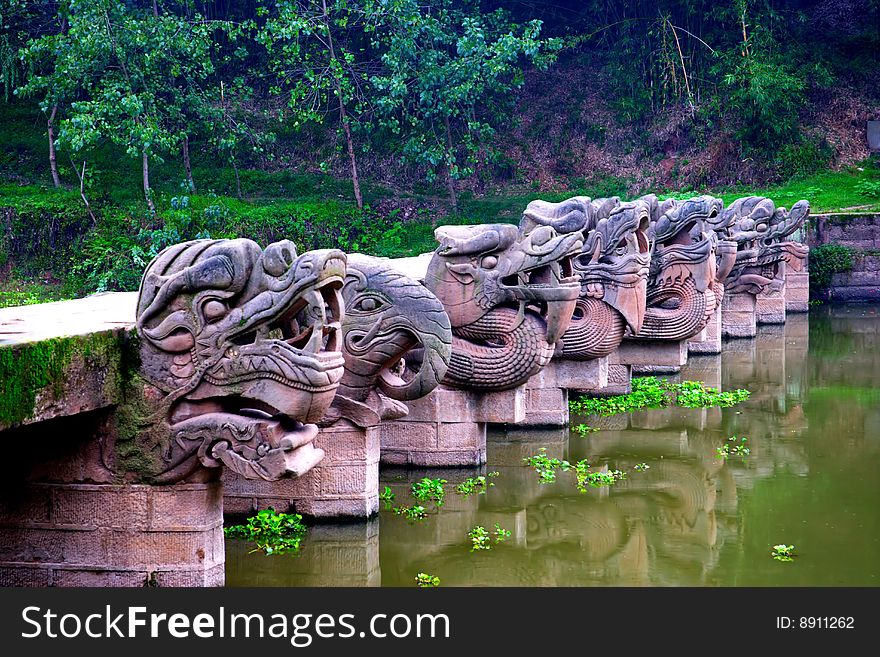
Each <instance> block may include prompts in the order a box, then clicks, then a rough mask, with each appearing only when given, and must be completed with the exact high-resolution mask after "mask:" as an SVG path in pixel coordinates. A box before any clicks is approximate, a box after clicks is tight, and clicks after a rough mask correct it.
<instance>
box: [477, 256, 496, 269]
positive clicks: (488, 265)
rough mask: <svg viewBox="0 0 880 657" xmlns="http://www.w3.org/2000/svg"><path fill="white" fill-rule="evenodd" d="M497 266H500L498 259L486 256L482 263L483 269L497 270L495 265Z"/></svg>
mask: <svg viewBox="0 0 880 657" xmlns="http://www.w3.org/2000/svg"><path fill="white" fill-rule="evenodd" d="M497 264H498V258H496V257H495V256H486V257H485V258H483V260H482V262H481V263H480V266H481V267H482V268H483V269H495V265H497Z"/></svg>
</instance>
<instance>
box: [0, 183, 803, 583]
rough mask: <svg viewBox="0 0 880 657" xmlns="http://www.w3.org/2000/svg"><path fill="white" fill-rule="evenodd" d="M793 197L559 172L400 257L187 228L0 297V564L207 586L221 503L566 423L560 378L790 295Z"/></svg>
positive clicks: (75, 576)
mask: <svg viewBox="0 0 880 657" xmlns="http://www.w3.org/2000/svg"><path fill="white" fill-rule="evenodd" d="M807 210H808V206H807V207H802V206H796V207H795V208H792V210H791V213H789V212H788V211H786V210H785V209H784V208H783V209H777V208H775V206H774V205H773V204H772V202H770V201H769V200H767V199H759V198H756V197H749V198H748V199H740V201H738V202H737V203H735V204H733V205H732V206H731V207H730V208H728V209H726V210H724V211H723V212H722V211H721V203H720V201H717V200H716V199H711V197H699V198H698V199H695V200H693V201H688V202H682V203H677V202H671V201H670V202H667V201H664V202H662V203H661V202H658V201H657V199H656V198H655V197H644V198H643V199H639V200H637V201H634V202H629V203H625V202H621V201H620V200H619V199H597V200H591V199H589V198H587V197H575V198H573V199H569V200H568V201H564V202H562V203H559V204H552V203H543V202H535V203H533V204H530V205H529V207H528V208H527V209H526V211H525V212H524V214H523V220H522V222H521V224H520V226H519V227H516V226H513V225H507V224H490V225H485V226H469V227H462V226H455V227H443V228H440V229H438V230H437V234H436V235H437V239H438V242H439V243H440V246H439V247H438V249H437V250H436V251H435V252H433V253H431V254H424V255H422V256H418V257H415V258H405V259H398V260H387V259H376V258H370V257H366V256H361V255H357V254H355V255H348V256H346V255H345V254H343V253H342V252H340V251H335V250H326V251H313V252H306V253H303V254H298V253H297V251H296V247H295V246H294V245H293V244H292V243H290V242H286V241H283V242H278V243H276V244H272V245H268V246H267V247H266V248H265V249H264V248H261V247H260V246H258V245H256V244H255V243H253V242H251V241H249V240H199V241H195V242H188V243H184V244H179V245H175V246H172V247H169V249H166V250H165V251H163V252H162V253H161V254H159V256H157V258H156V259H155V260H154V261H153V262H152V263H151V264H150V266H149V267H148V268H147V271H146V272H145V275H144V279H143V282H142V285H141V290H140V292H139V293H107V294H99V295H94V296H91V297H88V298H85V299H79V300H74V301H63V302H57V303H49V304H42V305H36V306H24V307H18V308H7V309H0V386H2V392H3V394H2V399H0V435H2V436H3V438H4V439H5V442H6V444H7V445H9V446H10V450H9V451H10V454H11V455H15V456H16V458H15V459H12V466H11V467H10V468H9V470H8V472H7V474H6V476H5V477H4V480H3V482H2V483H0V536H2V541H0V585H4V586H10V585H18V586H216V585H222V584H223V582H224V537H223V514H224V510H225V511H226V513H228V514H247V513H250V512H252V511H254V510H256V509H259V508H265V507H268V506H273V507H274V508H276V509H278V510H295V511H296V512H298V513H302V514H304V515H308V516H311V517H313V518H319V519H320V518H340V517H349V518H359V519H365V518H368V517H370V516H372V515H374V514H375V513H376V512H377V511H378V489H379V476H378V475H379V465H380V463H387V464H398V465H412V466H428V467H432V466H445V467H449V466H473V465H479V464H482V463H485V459H486V426H487V425H488V424H495V423H497V424H508V425H520V426H526V427H530V426H531V427H554V426H555V427H563V426H566V425H567V424H568V395H569V391H571V390H574V391H580V392H587V393H590V394H616V393H619V392H625V391H627V390H628V389H629V383H630V377H631V376H632V373H633V372H674V371H677V370H678V369H679V368H680V367H681V366H682V365H683V364H684V363H685V361H686V359H687V355H688V353H689V352H696V353H719V352H720V350H721V349H722V343H721V338H722V336H723V335H725V336H729V337H736V336H748V335H752V334H753V332H754V326H755V323H756V322H757V323H761V322H780V321H784V318H785V312H786V310H788V311H789V312H792V311H795V312H800V311H804V310H806V299H807V297H806V289H807V288H806V279H805V276H806V274H805V268H804V266H803V265H804V259H805V257H806V249H804V248H802V247H800V245H799V244H797V243H793V242H787V241H785V239H786V237H787V236H788V235H790V234H791V233H792V232H793V230H795V229H797V228H798V227H799V226H800V225H801V224H802V223H803V220H804V218H805V217H806V212H807ZM786 265H788V268H787V269H786Z"/></svg>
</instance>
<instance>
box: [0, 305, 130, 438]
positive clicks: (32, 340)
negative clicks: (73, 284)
mask: <svg viewBox="0 0 880 657" xmlns="http://www.w3.org/2000/svg"><path fill="white" fill-rule="evenodd" d="M133 305H134V295H133V294H128V293H118V294H102V295H94V296H92V297H88V298H85V299H76V300H74V301H59V302H56V303H46V304H38V305H32V306H21V307H14V308H2V309H0V389H2V390H3V395H2V397H0V430H3V429H8V428H10V427H15V426H19V425H23V424H31V423H34V422H41V421H44V420H49V419H52V418H60V417H68V416H72V415H77V414H79V413H85V412H89V411H94V410H99V409H102V408H108V407H110V406H113V405H114V404H118V403H119V402H120V401H121V399H122V395H123V387H124V383H125V381H124V380H125V378H126V376H127V375H128V373H127V372H128V370H129V369H130V368H131V366H132V360H133V358H132V353H131V352H132V349H131V348H130V346H129V345H130V342H131V336H132V328H133V324H134V308H133Z"/></svg>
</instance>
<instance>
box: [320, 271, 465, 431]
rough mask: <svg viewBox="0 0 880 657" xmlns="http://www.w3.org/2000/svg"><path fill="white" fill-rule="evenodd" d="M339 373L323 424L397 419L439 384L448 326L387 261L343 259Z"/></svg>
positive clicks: (448, 349) (425, 295) (434, 304)
mask: <svg viewBox="0 0 880 657" xmlns="http://www.w3.org/2000/svg"><path fill="white" fill-rule="evenodd" d="M342 297H343V300H344V302H345V319H344V320H343V322H342V353H343V357H344V359H345V373H344V374H343V376H342V380H341V381H340V384H339V390H338V391H337V392H336V397H335V399H334V401H333V405H332V406H331V407H330V410H329V411H328V412H327V415H326V416H325V417H324V420H323V422H322V423H323V424H330V423H332V422H335V421H336V420H338V419H340V418H344V419H346V420H348V421H350V422H353V423H354V424H356V425H357V426H360V427H370V426H375V425H377V424H378V423H379V422H380V421H381V420H392V419H397V418H399V417H403V416H404V415H406V414H407V413H408V409H407V407H406V405H405V404H403V403H402V402H405V401H410V400H413V399H419V398H420V397H424V396H426V395H427V394H429V393H430V392H431V391H432V390H434V388H436V387H437V386H438V385H440V381H441V380H443V377H444V376H445V375H446V371H447V369H448V367H449V359H450V357H451V353H452V327H451V326H450V324H449V317H448V316H447V315H446V311H444V310H443V305H442V304H441V303H440V301H439V300H438V299H437V297H435V296H434V295H433V294H432V293H431V292H430V291H429V290H428V289H427V288H425V287H424V286H423V285H421V284H420V283H418V282H417V281H414V280H412V279H411V278H408V277H406V276H404V275H403V274H401V273H400V272H398V271H396V270H395V269H393V268H392V267H391V266H389V264H388V263H387V261H383V260H380V259H379V258H371V257H369V256H364V255H360V254H352V255H349V256H348V271H347V273H346V276H345V285H344V286H343V288H342Z"/></svg>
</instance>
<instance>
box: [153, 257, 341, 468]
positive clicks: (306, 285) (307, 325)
mask: <svg viewBox="0 0 880 657" xmlns="http://www.w3.org/2000/svg"><path fill="white" fill-rule="evenodd" d="M345 264H346V257H345V254H343V253H342V252H341V251H337V250H324V251H311V252H307V253H303V254H302V255H298V254H297V252H296V248H295V246H294V244H293V243H292V242H289V241H287V240H285V241H281V242H276V243H274V244H270V245H269V246H268V247H266V249H265V250H263V249H261V248H260V247H259V246H258V245H257V244H256V243H255V242H252V241H250V240H246V239H235V240H196V241H192V242H185V243H182V244H176V245H174V246H171V247H169V248H167V249H165V250H164V251H162V252H161V253H160V254H159V255H158V256H157V257H156V258H155V259H154V260H153V261H152V262H151V263H150V265H149V266H148V267H147V270H146V272H145V273H144V277H143V280H142V282H141V288H140V294H139V296H138V303H137V319H136V328H137V335H138V338H139V342H140V359H141V366H140V373H139V374H140V377H141V379H142V380H143V399H144V405H145V408H148V409H151V411H152V412H150V413H149V414H148V416H147V417H144V418H142V419H141V431H140V434H141V435H142V436H143V437H142V438H141V439H140V443H141V451H142V452H143V454H144V455H145V458H146V460H147V461H148V462H149V466H148V468H147V469H148V470H150V471H151V479H152V480H153V481H155V482H159V483H162V482H174V481H181V480H184V479H187V478H190V477H192V476H199V475H198V471H199V469H200V467H207V468H217V467H219V466H221V465H225V466H226V467H227V468H230V469H231V470H233V471H235V472H237V473H238V474H240V475H242V476H244V477H246V478H251V479H255V478H257V479H266V480H274V479H278V478H281V477H284V476H298V475H301V474H303V473H305V472H306V471H308V470H309V469H310V468H312V467H313V466H314V465H316V464H317V463H318V462H319V461H320V460H321V458H322V457H323V452H322V451H321V450H320V449H317V448H315V447H314V446H313V445H312V440H313V439H314V438H315V436H316V435H317V431H318V430H317V427H316V426H315V425H314V424H312V423H314V422H316V421H318V420H319V419H320V418H321V417H322V416H323V415H324V413H325V411H326V410H327V408H328V407H329V405H330V403H331V402H332V400H333V397H334V394H335V393H336V389H337V387H338V385H339V382H340V379H341V378H342V375H343V365H344V363H343V356H342V353H341V351H340V336H339V333H340V328H341V326H340V322H341V320H342V318H343V306H342V301H341V296H340V291H341V288H342V284H343V278H344V276H345Z"/></svg>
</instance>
